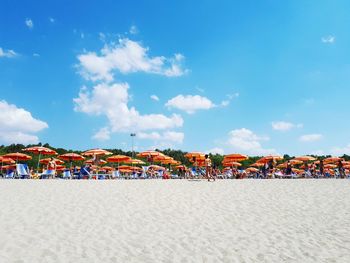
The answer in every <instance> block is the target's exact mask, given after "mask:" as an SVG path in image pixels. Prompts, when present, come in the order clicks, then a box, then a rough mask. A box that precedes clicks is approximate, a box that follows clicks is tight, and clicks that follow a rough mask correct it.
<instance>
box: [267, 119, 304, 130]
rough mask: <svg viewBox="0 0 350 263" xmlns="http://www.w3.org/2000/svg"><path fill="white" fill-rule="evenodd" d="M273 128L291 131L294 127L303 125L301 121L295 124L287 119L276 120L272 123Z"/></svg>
mask: <svg viewBox="0 0 350 263" xmlns="http://www.w3.org/2000/svg"><path fill="white" fill-rule="evenodd" d="M271 125H272V128H273V129H274V130H276V131H289V130H291V129H293V128H302V127H303V125H302V124H301V123H299V124H294V123H291V122H286V121H275V122H272V123H271Z"/></svg>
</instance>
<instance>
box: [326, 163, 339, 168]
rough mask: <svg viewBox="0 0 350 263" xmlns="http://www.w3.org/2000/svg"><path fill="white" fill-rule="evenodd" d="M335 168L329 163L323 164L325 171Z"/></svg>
mask: <svg viewBox="0 0 350 263" xmlns="http://www.w3.org/2000/svg"><path fill="white" fill-rule="evenodd" d="M336 167H337V165H335V164H331V163H328V164H325V165H324V168H327V169H334V168H336Z"/></svg>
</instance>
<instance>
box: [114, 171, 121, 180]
mask: <svg viewBox="0 0 350 263" xmlns="http://www.w3.org/2000/svg"><path fill="white" fill-rule="evenodd" d="M120 178H121V175H120V172H119V170H115V171H113V172H112V179H120Z"/></svg>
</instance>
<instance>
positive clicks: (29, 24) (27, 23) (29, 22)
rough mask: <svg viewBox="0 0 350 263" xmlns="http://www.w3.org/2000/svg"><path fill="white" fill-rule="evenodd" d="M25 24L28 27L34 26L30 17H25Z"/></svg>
mask: <svg viewBox="0 0 350 263" xmlns="http://www.w3.org/2000/svg"><path fill="white" fill-rule="evenodd" d="M25 24H26V26H27V27H28V28H29V29H33V27H34V23H33V21H32V20H31V19H30V18H27V19H26V21H25Z"/></svg>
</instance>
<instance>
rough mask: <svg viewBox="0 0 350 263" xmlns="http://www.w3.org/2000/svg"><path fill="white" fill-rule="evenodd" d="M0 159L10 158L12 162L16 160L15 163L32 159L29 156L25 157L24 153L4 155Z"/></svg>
mask: <svg viewBox="0 0 350 263" xmlns="http://www.w3.org/2000/svg"><path fill="white" fill-rule="evenodd" d="M2 157H7V158H11V159H13V160H17V161H28V160H31V159H32V157H31V156H30V155H27V154H25V153H19V152H17V153H7V154H4V155H3V156H2Z"/></svg>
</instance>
